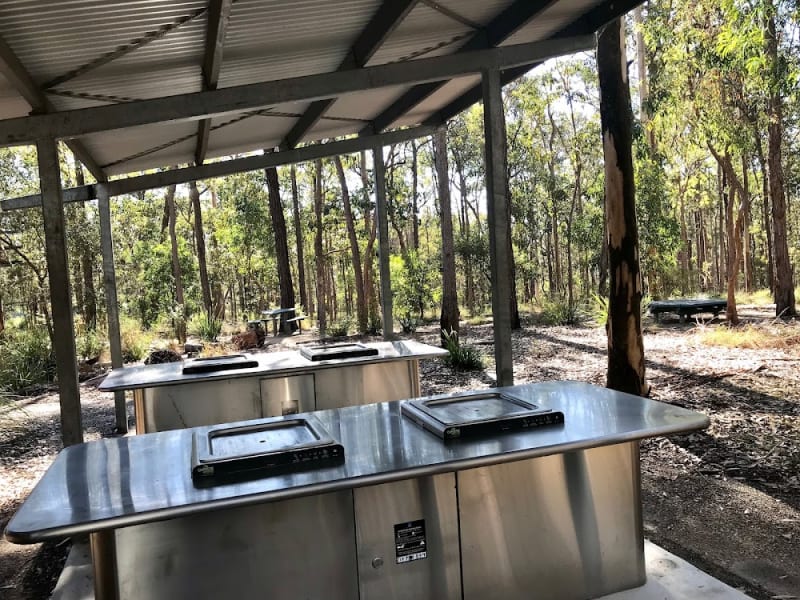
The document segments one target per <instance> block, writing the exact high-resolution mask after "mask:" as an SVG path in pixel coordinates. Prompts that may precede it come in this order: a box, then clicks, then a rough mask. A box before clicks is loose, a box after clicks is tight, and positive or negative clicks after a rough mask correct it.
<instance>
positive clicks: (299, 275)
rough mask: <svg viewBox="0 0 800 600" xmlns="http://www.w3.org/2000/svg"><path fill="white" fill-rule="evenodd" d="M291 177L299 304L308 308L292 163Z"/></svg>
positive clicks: (301, 237) (298, 199)
mask: <svg viewBox="0 0 800 600" xmlns="http://www.w3.org/2000/svg"><path fill="white" fill-rule="evenodd" d="M290 173H291V179H292V221H293V222H294V239H295V245H296V246H297V279H299V280H300V281H299V283H300V304H301V305H302V307H303V308H304V309H305V310H310V309H309V308H308V294H307V292H306V265H305V257H304V256H303V228H302V227H301V226H300V194H298V192H297V171H296V170H295V167H294V165H292V168H291V171H290Z"/></svg>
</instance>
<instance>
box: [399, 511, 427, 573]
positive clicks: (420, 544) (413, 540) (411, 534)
mask: <svg viewBox="0 0 800 600" xmlns="http://www.w3.org/2000/svg"><path fill="white" fill-rule="evenodd" d="M394 547H395V551H396V554H397V564H398V565H399V564H401V563H407V562H411V561H412V560H421V559H423V558H428V544H427V540H426V539H425V519H420V520H419V521H409V522H406V523H398V524H397V525H395V526H394Z"/></svg>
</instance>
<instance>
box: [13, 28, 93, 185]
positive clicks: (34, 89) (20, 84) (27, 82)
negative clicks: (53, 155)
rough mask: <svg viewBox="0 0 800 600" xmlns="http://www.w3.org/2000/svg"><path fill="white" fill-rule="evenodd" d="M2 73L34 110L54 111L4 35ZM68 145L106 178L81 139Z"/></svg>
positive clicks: (69, 142) (90, 170)
mask: <svg viewBox="0 0 800 600" xmlns="http://www.w3.org/2000/svg"><path fill="white" fill-rule="evenodd" d="M0 73H2V74H3V76H4V77H5V78H6V79H7V80H8V82H9V83H10V84H11V85H12V87H13V88H14V89H15V90H17V93H19V95H20V96H22V97H23V98H24V100H25V102H27V103H28V104H29V105H30V107H31V110H32V111H33V112H35V113H51V112H54V110H55V107H54V106H53V105H52V103H51V102H50V100H49V99H48V98H47V97H46V96H45V95H44V94H43V93H42V91H41V90H40V89H39V86H37V85H36V82H35V81H34V80H33V78H32V77H31V76H30V73H28V70H27V69H26V68H25V67H24V66H23V64H22V63H21V62H20V60H19V58H17V55H16V54H15V53H14V51H13V50H12V49H11V47H10V46H9V45H8V44H7V43H6V41H5V40H4V39H3V38H2V37H0ZM67 146H68V147H69V149H70V150H72V153H73V154H75V156H77V157H78V160H80V161H81V162H82V163H83V164H84V165H85V166H86V168H87V169H88V170H89V172H90V173H91V174H92V175H94V178H95V179H97V180H98V181H105V180H106V174H105V173H104V172H103V169H101V168H100V165H99V164H98V163H97V162H96V161H95V160H94V158H92V155H91V154H90V153H89V151H88V150H87V149H86V147H85V146H84V145H83V144H82V143H81V142H80V141H78V140H70V141H68V142H67Z"/></svg>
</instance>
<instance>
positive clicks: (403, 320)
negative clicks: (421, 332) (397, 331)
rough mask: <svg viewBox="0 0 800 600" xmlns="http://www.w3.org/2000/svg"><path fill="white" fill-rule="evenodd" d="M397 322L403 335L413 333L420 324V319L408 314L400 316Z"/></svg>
mask: <svg viewBox="0 0 800 600" xmlns="http://www.w3.org/2000/svg"><path fill="white" fill-rule="evenodd" d="M397 320H398V321H399V322H400V328H401V329H402V330H403V333H414V332H415V331H416V330H417V327H419V325H420V323H422V320H421V319H418V318H417V317H415V316H414V315H412V314H410V313H404V314H402V315H400V316H399V317H398V318H397Z"/></svg>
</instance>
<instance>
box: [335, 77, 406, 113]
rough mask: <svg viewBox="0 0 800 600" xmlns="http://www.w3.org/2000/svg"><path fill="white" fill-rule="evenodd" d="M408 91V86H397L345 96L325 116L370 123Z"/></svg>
mask: <svg viewBox="0 0 800 600" xmlns="http://www.w3.org/2000/svg"><path fill="white" fill-rule="evenodd" d="M408 89H409V88H408V86H396V85H395V86H391V87H385V88H378V89H376V90H369V91H367V92H358V93H357V94H345V95H344V96H340V97H339V98H338V99H337V100H336V102H334V103H333V106H331V107H330V108H329V109H328V112H326V113H325V114H326V115H328V116H331V117H345V118H350V119H364V120H365V121H368V120H371V119H373V118H374V117H375V116H377V115H378V114H380V113H381V112H382V111H383V110H384V109H385V108H386V107H387V106H389V105H390V104H391V103H392V102H394V101H395V100H397V99H398V98H399V97H400V96H401V95H402V94H403V93H404V92H405V91H406V90H408Z"/></svg>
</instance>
